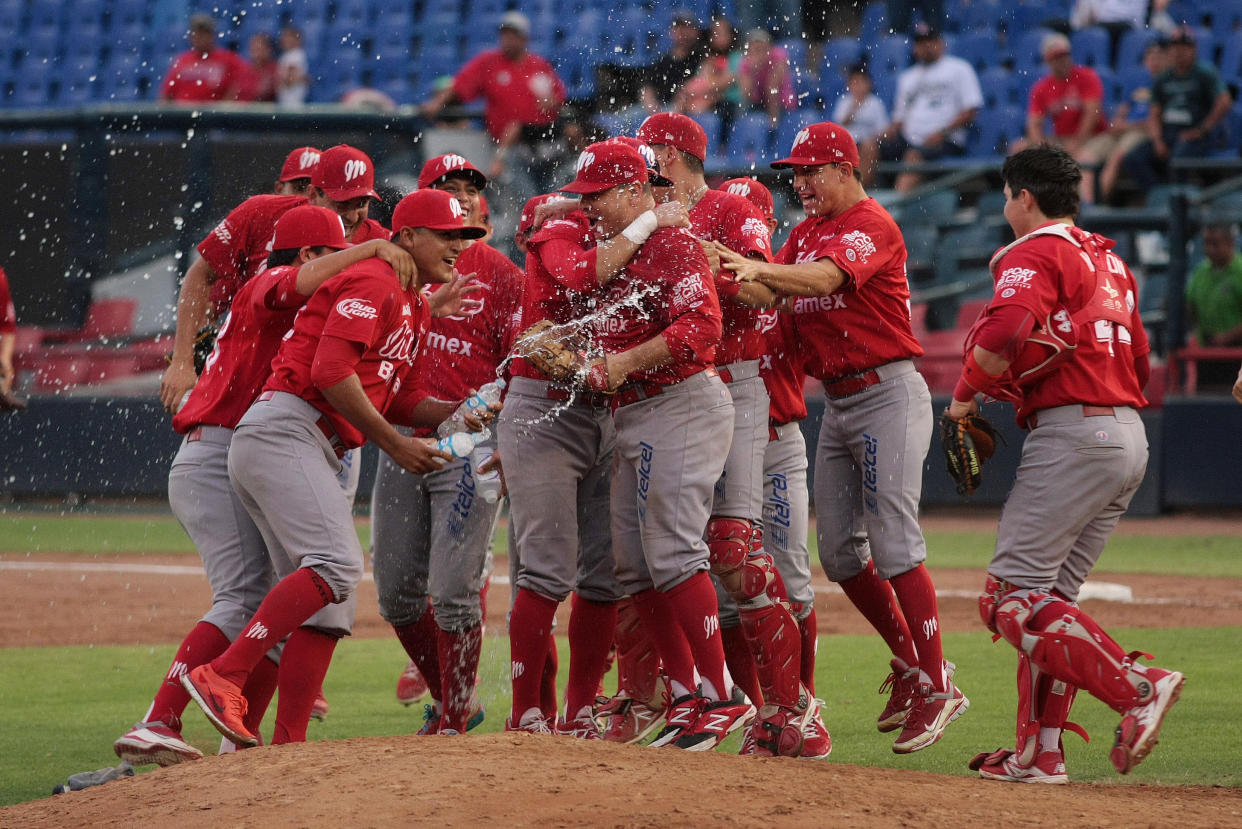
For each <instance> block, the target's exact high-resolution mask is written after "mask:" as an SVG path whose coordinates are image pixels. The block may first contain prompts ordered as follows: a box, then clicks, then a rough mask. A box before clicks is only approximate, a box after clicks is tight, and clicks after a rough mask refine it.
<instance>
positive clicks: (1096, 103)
mask: <svg viewBox="0 0 1242 829" xmlns="http://www.w3.org/2000/svg"><path fill="white" fill-rule="evenodd" d="M1040 54H1041V55H1042V56H1043V58H1044V63H1046V64H1047V65H1048V74H1047V75H1045V76H1044V77H1042V78H1040V79H1039V80H1038V81H1036V83H1035V85H1034V86H1033V87H1031V94H1030V100H1029V102H1028V104H1027V108H1026V136H1025V141H1024V142H1019V143H1018V144H1017V145H1016V146H1015V147H1014V148H1013V151H1014V152H1017V151H1018V150H1022V149H1025V148H1026V147H1036V146H1039V145H1040V144H1042V143H1044V142H1047V143H1049V144H1053V145H1056V146H1058V147H1064V148H1065V150H1066V152H1068V153H1069V154H1070V155H1072V156H1073V157H1074V160H1075V161H1077V162H1078V163H1079V164H1082V165H1089V166H1084V167H1083V169H1082V181H1081V182H1079V190H1080V193H1079V195H1080V197H1081V199H1082V202H1083V203H1084V204H1090V203H1091V202H1093V201H1095V169H1094V165H1098V164H1099V163H1100V162H1101V161H1103V160H1104V157H1105V156H1106V155H1107V154H1108V151H1109V149H1110V148H1111V146H1112V144H1113V140H1112V139H1111V138H1110V137H1109V135H1108V119H1107V118H1106V117H1105V115H1104V84H1103V83H1102V82H1101V81H1100V76H1099V75H1097V74H1096V73H1095V70H1094V69H1092V68H1091V67H1090V66H1079V65H1077V64H1075V63H1074V57H1073V55H1072V54H1071V52H1070V40H1069V38H1068V37H1066V36H1065V35H1063V34H1061V33H1060V32H1053V33H1051V34H1049V35H1048V36H1046V37H1045V38H1044V40H1043V43H1042V44H1040ZM1045 120H1050V121H1051V122H1052V132H1051V134H1049V133H1048V132H1047V131H1046V130H1045V129H1044V121H1045Z"/></svg>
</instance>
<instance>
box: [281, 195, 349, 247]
mask: <svg viewBox="0 0 1242 829" xmlns="http://www.w3.org/2000/svg"><path fill="white" fill-rule="evenodd" d="M307 247H309V248H333V249H335V250H344V249H345V248H347V247H350V244H349V242H347V241H345V224H344V223H343V222H342V221H341V217H340V216H338V215H337V214H336V212H335V211H332V210H329V209H328V208H326V207H317V206H316V205H313V204H302V205H298V206H297V207H295V208H293V209H292V210H288V211H286V212H285V213H284V215H282V216H281V217H280V218H279V219H278V220H277V221H276V235H275V236H274V237H273V238H272V250H301V249H302V248H307Z"/></svg>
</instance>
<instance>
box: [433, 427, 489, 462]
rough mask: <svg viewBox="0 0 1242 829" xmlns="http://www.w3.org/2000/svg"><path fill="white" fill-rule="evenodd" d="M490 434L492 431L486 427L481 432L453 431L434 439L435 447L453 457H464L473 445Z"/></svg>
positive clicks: (476, 444) (472, 449) (471, 449)
mask: <svg viewBox="0 0 1242 829" xmlns="http://www.w3.org/2000/svg"><path fill="white" fill-rule="evenodd" d="M491 436H492V433H491V431H490V430H488V429H484V430H483V431H481V432H454V433H453V434H451V435H449V436H448V437H443V438H440V439H439V440H438V441H436V449H438V450H440V451H441V452H447V453H449V454H450V455H452V456H453V457H454V458H464V457H466V456H467V455H469V454H470V453H471V452H472V451H474V447H476V446H478V445H479V444H480V443H482V442H483V441H485V440H487V439H488V438H490V437H491Z"/></svg>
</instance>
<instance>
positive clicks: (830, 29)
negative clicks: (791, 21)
mask: <svg viewBox="0 0 1242 829" xmlns="http://www.w3.org/2000/svg"><path fill="white" fill-rule="evenodd" d="M861 8H862V4H861V3H859V2H858V1H857V0H802V39H803V40H805V41H806V66H805V67H803V69H804V70H806V71H808V72H810V73H811V75H813V76H814V77H816V78H818V77H819V71H820V69H822V68H823V67H822V66H821V64H822V63H823V59H824V42H825V41H827V40H829V39H831V38H834V37H844V36H847V35H857V34H858V23H859V19H858V18H859V10H860V9H861Z"/></svg>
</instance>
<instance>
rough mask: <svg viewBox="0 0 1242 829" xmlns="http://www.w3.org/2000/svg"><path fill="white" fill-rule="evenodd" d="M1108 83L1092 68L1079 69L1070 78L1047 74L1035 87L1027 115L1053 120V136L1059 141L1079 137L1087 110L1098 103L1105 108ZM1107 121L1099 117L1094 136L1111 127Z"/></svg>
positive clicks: (1073, 71)
mask: <svg viewBox="0 0 1242 829" xmlns="http://www.w3.org/2000/svg"><path fill="white" fill-rule="evenodd" d="M1103 101H1104V84H1103V83H1102V82H1101V81H1100V76H1099V75H1097V74H1096V73H1095V70H1094V69H1092V68H1091V67H1090V66H1075V67H1073V68H1072V69H1070V73H1069V77H1067V78H1060V77H1056V76H1054V75H1045V76H1044V77H1042V78H1040V79H1039V80H1038V81H1037V82H1036V83H1035V86H1033V87H1032V88H1031V100H1030V106H1029V107H1028V108H1027V113H1028V114H1029V115H1031V116H1032V117H1034V118H1039V119H1040V120H1042V119H1044V118H1048V117H1051V118H1052V134H1053V135H1055V136H1057V137H1058V138H1071V137H1073V136H1074V135H1077V133H1078V130H1079V128H1080V127H1081V126H1082V117H1083V112H1084V109H1085V107H1086V106H1087V105H1088V104H1090V103H1092V102H1094V103H1095V104H1096V105H1102V104H1103ZM1107 126H1108V125H1107V124H1105V123H1104V119H1103V118H1097V119H1096V123H1095V126H1094V127H1093V128H1092V130H1091V133H1092V135H1094V134H1096V133H1100V132H1103V131H1104V130H1105V129H1106V128H1107Z"/></svg>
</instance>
